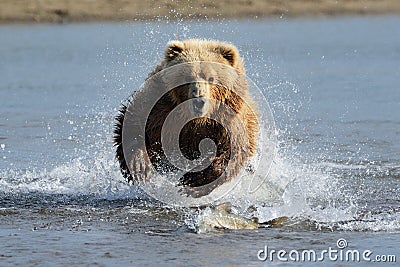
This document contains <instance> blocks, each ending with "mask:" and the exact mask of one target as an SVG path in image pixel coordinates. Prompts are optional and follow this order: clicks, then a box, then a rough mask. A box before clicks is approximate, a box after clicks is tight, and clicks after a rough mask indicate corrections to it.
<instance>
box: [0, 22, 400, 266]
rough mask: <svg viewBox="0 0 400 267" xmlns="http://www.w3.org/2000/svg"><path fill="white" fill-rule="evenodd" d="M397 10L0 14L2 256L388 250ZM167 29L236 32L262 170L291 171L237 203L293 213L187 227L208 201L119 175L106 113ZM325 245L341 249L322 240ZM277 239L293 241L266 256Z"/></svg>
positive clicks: (399, 177) (14, 259)
mask: <svg viewBox="0 0 400 267" xmlns="http://www.w3.org/2000/svg"><path fill="white" fill-rule="evenodd" d="M399 24H400V17H396V16H378V17H356V18H353V17H341V18H318V19H291V20H283V19H276V20H256V21H253V20H250V21H247V20H243V21H224V20H222V21H209V22H204V21H203V22H190V23H187V22H179V21H178V22H170V23H166V22H148V23H108V24H68V25H46V24H42V25H2V26H0V62H1V64H0V81H1V83H0V266H11V265H20V266H50V265H51V266H54V265H57V266H88V265H91V266H147V265H150V266H157V265H163V266H164V265H165V266H232V265H234V266H265V265H270V264H272V265H288V264H289V263H290V262H292V261H294V259H296V257H295V256H296V252H298V253H299V255H301V253H302V252H303V251H304V250H306V251H309V250H313V251H315V252H316V253H317V256H319V257H320V258H322V256H321V255H323V256H324V258H323V260H320V261H318V260H319V259H318V258H317V259H316V261H312V260H311V261H310V260H307V259H305V260H304V261H303V263H307V264H310V265H314V266H320V264H321V261H323V263H325V264H329V265H335V266H340V265H344V264H353V263H354V261H352V260H351V259H350V262H346V261H345V257H344V256H342V258H340V257H339V256H340V255H339V254H340V253H339V252H341V253H342V254H341V255H346V252H347V251H349V250H357V251H358V252H359V253H360V255H361V256H360V257H361V259H360V261H365V260H368V259H370V260H372V261H375V264H377V261H386V263H381V264H382V265H395V264H396V263H388V261H392V262H393V261H394V257H393V256H396V260H397V262H398V261H400V258H399V257H400V252H399V248H398V244H399V243H400V234H399V233H400V112H399V110H400V78H399V77H400V64H399V62H400V28H399V27H398V25H399ZM176 34H178V35H179V38H181V39H183V38H190V37H198V38H207V39H210V38H211V39H219V40H226V41H230V42H232V43H234V44H235V45H237V46H238V47H239V49H240V52H241V54H242V56H243V57H244V59H245V65H246V68H247V74H248V76H249V77H250V78H251V79H252V81H254V82H255V83H256V84H257V85H258V87H259V88H261V90H262V91H263V93H264V95H265V97H266V99H267V100H268V102H269V105H270V107H271V109H272V112H273V115H274V118H275V123H276V127H277V134H278V144H277V153H276V156H275V158H274V162H273V166H272V171H271V173H270V175H271V177H272V178H274V179H275V180H278V181H279V180H282V181H285V183H286V182H287V181H289V183H288V184H287V185H286V184H285V187H284V188H283V191H280V192H276V193H277V195H279V196H278V198H277V199H276V201H274V202H271V203H260V202H252V203H248V202H247V203H245V204H246V205H247V206H252V207H253V208H254V207H256V208H257V209H256V212H255V213H254V212H253V214H251V215H252V216H257V217H258V218H259V219H260V220H261V221H262V220H268V219H271V218H273V217H277V216H283V215H284V216H288V217H289V219H288V221H287V222H286V223H284V224H283V225H281V226H279V227H277V228H271V229H259V230H240V231H222V230H221V231H216V232H211V233H205V234H195V233H194V232H193V227H194V225H195V224H196V220H197V217H196V216H197V215H198V213H201V212H202V211H198V210H195V209H189V210H188V209H178V208H173V207H168V206H166V205H164V204H162V203H158V202H155V201H153V200H151V199H150V198H148V197H146V195H145V194H143V192H141V190H140V189H137V188H136V187H134V186H129V185H127V183H126V182H125V181H124V179H123V178H122V176H121V175H120V173H119V170H118V166H117V163H116V162H115V160H114V148H113V147H112V128H113V124H114V121H113V117H114V116H115V115H116V114H117V110H118V107H119V105H120V103H121V101H123V100H124V99H125V98H127V97H128V96H129V95H130V93H131V92H132V91H134V90H135V89H136V88H138V87H139V86H140V85H141V84H142V82H143V81H144V79H145V78H146V77H147V73H149V72H150V71H151V70H152V68H153V67H154V65H155V64H156V63H157V62H158V60H159V59H160V58H161V57H162V55H163V50H164V48H165V44H166V43H167V41H169V40H171V39H174V38H175V36H176ZM269 193H271V192H269ZM233 204H235V203H233ZM237 204H238V205H239V206H240V205H244V204H243V202H240V203H237ZM246 205H244V206H246ZM242 207H243V206H242ZM247 215H250V214H247ZM340 239H342V240H340ZM343 239H344V240H343ZM338 240H340V242H338ZM344 241H346V242H344ZM339 243H340V244H339ZM346 243H347V246H343V244H345V245H346ZM339 246H340V247H339ZM266 248H267V249H268V251H267V255H268V257H265V256H266V255H265V252H266ZM329 249H331V250H337V251H338V252H337V253H336V255H338V258H337V259H335V257H334V256H335V253H333V254H332V255H330V256H331V257H329V255H328V254H327V253H326V254H322V253H321V252H322V251H324V250H329ZM272 250H275V251H278V250H284V251H286V252H287V253H286V254H281V256H282V257H281V259H279V258H278V256H277V253H275V254H273V253H272V256H273V258H272V259H271V257H270V253H271V251H272ZM291 251H292V252H291ZM365 251H371V254H370V255H369V256H368V255H367V256H366V259H363V258H362V255H364V254H363V253H364V252H365ZM367 254H368V253H367ZM289 256H290V257H291V258H290V257H289ZM285 259H286V260H287V261H288V262H285ZM263 260H265V261H263ZM298 260H299V261H301V257H300V259H298Z"/></svg>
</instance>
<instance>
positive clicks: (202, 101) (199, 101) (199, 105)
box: [193, 98, 206, 109]
mask: <svg viewBox="0 0 400 267" xmlns="http://www.w3.org/2000/svg"><path fill="white" fill-rule="evenodd" d="M205 103H206V101H205V99H203V98H195V99H193V106H194V107H195V108H196V109H202V108H203V107H204V104H205Z"/></svg>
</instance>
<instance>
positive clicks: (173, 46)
mask: <svg viewBox="0 0 400 267" xmlns="http://www.w3.org/2000/svg"><path fill="white" fill-rule="evenodd" d="M184 48H185V46H184V44H183V43H182V42H181V41H171V42H169V43H168V46H167V50H166V51H165V58H166V59H168V60H173V59H174V58H176V56H178V55H179V54H180V53H181V52H182V51H183V49H184Z"/></svg>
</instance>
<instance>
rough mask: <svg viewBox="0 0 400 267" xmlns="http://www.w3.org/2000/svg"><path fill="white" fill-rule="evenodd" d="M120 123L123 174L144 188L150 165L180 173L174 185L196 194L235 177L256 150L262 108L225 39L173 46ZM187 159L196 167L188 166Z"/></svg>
mask: <svg viewBox="0 0 400 267" xmlns="http://www.w3.org/2000/svg"><path fill="white" fill-rule="evenodd" d="M116 120H117V123H116V127H115V129H114V133H115V136H114V145H115V146H116V148H117V149H116V159H117V160H118V162H119V165H120V169H121V172H122V174H123V176H124V177H125V178H127V179H128V181H131V182H137V183H141V182H146V181H150V176H153V175H152V167H153V170H155V171H156V172H158V173H162V174H168V173H174V172H175V173H179V175H180V177H179V181H178V183H177V184H176V186H180V187H182V191H184V192H185V193H186V194H187V195H191V196H193V197H201V196H204V195H207V194H209V193H210V192H211V191H213V190H214V189H215V188H216V187H218V186H220V185H221V184H223V183H225V182H227V181H230V180H231V179H232V178H234V177H236V176H237V175H238V173H239V172H240V171H241V170H242V169H244V167H245V164H246V162H248V160H249V159H250V158H251V157H252V156H253V155H254V154H255V153H256V150H257V138H258V133H259V123H258V111H257V107H256V104H255V102H254V101H253V99H252V97H251V96H250V94H249V91H248V83H247V81H246V75H245V69H244V65H243V59H242V58H241V57H240V56H239V52H238V49H237V48H236V47H235V46H234V45H232V44H229V43H225V42H219V41H213V40H200V39H188V40H183V41H171V42H169V43H168V45H167V49H166V51H165V57H164V59H163V60H161V62H160V63H159V64H158V65H157V66H156V67H155V69H154V71H153V72H151V73H150V74H149V76H148V78H147V79H146V82H145V84H144V85H143V86H142V88H141V90H139V91H136V92H134V93H133V95H132V96H131V99H130V100H129V101H128V103H127V104H126V105H123V106H122V108H121V109H120V113H119V115H118V116H117V117H116ZM205 140H206V141H207V142H203V141H205ZM210 141H212V142H211V144H210ZM207 144H208V145H207ZM170 150H172V151H173V152H171V151H170ZM176 155H180V156H178V157H175V156H176ZM174 157H175V158H174ZM187 162H189V163H190V162H191V163H193V162H195V164H197V165H196V166H195V167H193V166H189V167H187V168H186V167H185V166H184V165H185V164H186V163H187ZM189 163H188V164H189ZM177 165H181V166H178V167H177ZM189 165H190V164H189Z"/></svg>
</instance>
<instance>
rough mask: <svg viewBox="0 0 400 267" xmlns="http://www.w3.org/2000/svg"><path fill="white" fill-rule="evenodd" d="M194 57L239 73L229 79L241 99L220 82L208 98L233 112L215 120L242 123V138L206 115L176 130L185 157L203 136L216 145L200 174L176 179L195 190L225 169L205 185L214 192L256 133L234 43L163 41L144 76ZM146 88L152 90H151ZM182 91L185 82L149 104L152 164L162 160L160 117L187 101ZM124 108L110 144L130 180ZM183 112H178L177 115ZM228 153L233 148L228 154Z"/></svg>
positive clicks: (250, 149)
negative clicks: (161, 50)
mask: <svg viewBox="0 0 400 267" xmlns="http://www.w3.org/2000/svg"><path fill="white" fill-rule="evenodd" d="M198 61H209V62H217V63H222V64H226V65H229V66H231V67H233V68H235V69H236V71H237V73H239V75H238V77H236V80H234V81H232V82H233V86H234V87H235V92H238V93H240V96H241V97H240V96H239V95H238V94H236V93H235V92H233V91H230V90H227V89H226V88H225V87H223V86H218V85H213V86H211V89H210V98H212V99H216V100H218V101H221V102H223V103H225V104H226V105H228V106H229V107H230V108H232V109H233V110H234V111H235V116H234V117H230V118H229V117H222V118H220V121H222V124H223V125H228V124H231V126H232V129H235V127H236V125H232V124H236V123H242V124H243V127H244V129H245V136H244V135H243V134H237V135H232V136H229V134H228V132H227V131H224V127H221V125H219V124H218V123H216V122H215V121H213V120H210V119H207V118H205V117H204V118H197V119H194V120H192V121H190V122H189V123H188V124H187V125H186V126H185V127H184V128H183V129H182V131H181V133H180V148H181V151H182V153H183V154H184V155H185V156H186V157H187V158H188V159H194V158H196V155H197V154H198V153H199V151H198V144H199V142H200V141H201V140H202V139H204V138H206V137H208V138H210V139H212V140H213V141H214V142H215V144H216V145H217V156H216V157H215V158H214V159H213V161H212V164H211V165H210V166H209V167H207V168H206V169H205V170H203V171H200V172H191V173H187V174H185V175H184V177H182V179H181V184H182V185H183V186H185V187H190V188H196V187H199V186H202V185H205V184H210V183H213V182H214V181H216V180H217V178H219V177H220V176H221V175H222V174H223V173H224V171H226V174H225V177H223V178H222V179H218V180H219V181H218V183H215V184H214V185H213V186H211V187H210V189H209V190H213V189H214V188H215V187H217V186H219V185H220V184H221V183H223V182H226V181H228V180H230V179H232V178H233V177H234V176H236V175H237V174H238V172H239V171H240V170H241V169H242V168H243V166H244V164H245V163H246V161H247V160H248V159H249V158H250V157H251V156H253V155H254V154H255V152H256V146H257V136H258V132H259V126H258V117H257V108H256V104H255V102H254V101H253V100H252V98H251V96H250V95H249V93H248V89H247V82H246V78H245V70H244V66H243V60H242V59H241V58H240V56H239V54H238V51H237V49H236V47H235V46H233V45H231V44H228V43H223V42H217V41H207V40H198V39H190V40H185V41H172V42H170V43H169V44H168V47H167V50H166V52H165V58H164V59H163V60H162V61H161V62H160V63H159V65H157V66H156V68H155V70H154V71H153V72H152V73H150V74H149V77H151V76H152V75H154V74H156V73H157V72H159V71H161V70H163V69H166V68H168V67H170V66H174V65H176V64H179V63H187V62H198ZM178 75H179V74H178ZM149 89H150V90H151V88H149ZM187 91H188V89H187V88H186V87H185V85H183V86H181V87H179V88H176V89H174V90H171V91H170V92H169V93H168V94H166V95H165V96H164V97H163V98H162V99H161V100H160V101H159V102H158V103H157V105H156V106H155V108H153V111H154V114H152V113H151V114H150V116H149V118H148V120H147V123H146V137H145V139H146V149H147V153H148V155H149V157H150V161H151V162H152V163H153V166H155V165H157V164H155V165H154V162H155V161H156V158H158V159H160V155H161V159H163V156H162V155H163V150H162V147H161V145H160V133H161V128H162V125H163V123H164V121H165V118H166V116H167V115H168V114H169V112H170V111H172V110H173V109H174V108H175V107H176V106H177V105H179V104H180V103H182V102H184V101H186V100H187V99H188V97H187V95H186V94H185V92H187ZM126 109H127V106H126V105H123V106H122V107H121V109H120V111H119V114H118V116H117V117H116V121H117V122H116V124H115V129H114V134H115V136H114V145H115V146H116V147H117V149H116V159H117V160H118V162H119V164H120V168H121V172H122V174H123V176H124V177H125V178H127V179H128V181H134V180H135V179H134V178H133V177H132V174H131V173H130V171H129V168H128V164H127V162H126V160H125V157H124V152H123V148H122V129H123V123H124V115H125V112H126ZM212 112H214V113H217V114H218V112H219V111H218V107H214V109H213V111H212ZM184 115H185V114H182V116H184ZM230 138H231V139H230ZM235 151H236V152H235ZM231 152H234V155H233V157H232V158H231ZM229 161H231V163H230V164H232V165H231V166H233V168H230V169H229V170H228V169H227V168H226V167H227V166H228V162H229ZM156 167H157V166H156ZM164 167H165V166H164ZM209 190H208V191H207V192H201V193H200V195H205V194H208V193H209Z"/></svg>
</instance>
